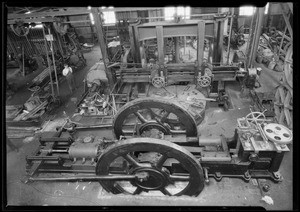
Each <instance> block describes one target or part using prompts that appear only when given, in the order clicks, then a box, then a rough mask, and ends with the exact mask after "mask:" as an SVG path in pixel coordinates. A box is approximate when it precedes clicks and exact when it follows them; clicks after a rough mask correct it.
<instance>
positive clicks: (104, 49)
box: [92, 8, 114, 89]
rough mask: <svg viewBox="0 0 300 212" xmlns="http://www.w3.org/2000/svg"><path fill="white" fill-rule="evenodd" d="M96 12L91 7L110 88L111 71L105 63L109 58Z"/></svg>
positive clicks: (111, 83) (111, 82) (99, 19)
mask: <svg viewBox="0 0 300 212" xmlns="http://www.w3.org/2000/svg"><path fill="white" fill-rule="evenodd" d="M98 12H99V11H98V9H96V8H92V14H93V16H94V20H95V27H96V31H97V37H98V41H99V43H100V49H101V54H102V60H103V64H104V68H105V73H106V75H107V78H108V82H109V87H110V89H112V88H113V86H114V80H113V76H112V73H111V72H110V71H109V70H108V68H107V64H106V63H107V61H109V60H108V54H107V48H106V44H105V41H104V37H103V34H104V33H103V30H102V20H101V17H100V15H99V14H98Z"/></svg>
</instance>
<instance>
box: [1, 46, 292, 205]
mask: <svg viewBox="0 0 300 212" xmlns="http://www.w3.org/2000/svg"><path fill="white" fill-rule="evenodd" d="M100 55H101V54H100V48H99V46H95V47H94V48H93V51H91V52H88V53H86V54H85V55H84V56H85V58H86V60H87V66H86V67H85V68H84V69H82V70H78V71H77V72H75V79H76V85H77V89H76V91H75V92H74V93H73V94H72V95H70V94H69V90H68V87H67V84H66V83H61V85H60V92H61V98H62V102H63V105H62V106H61V107H60V108H59V109H58V110H57V111H56V116H55V118H54V119H53V120H52V121H50V122H48V123H47V126H45V129H44V130H45V131H55V127H56V126H61V124H62V123H63V121H64V120H63V116H62V113H63V111H65V112H66V113H67V114H68V115H69V116H72V115H73V113H74V110H75V102H76V98H77V99H79V98H80V96H81V95H82V94H83V82H82V80H83V78H84V76H85V74H86V72H87V71H88V70H89V68H90V67H91V66H92V65H94V64H95V63H96V62H97V61H99V57H100ZM279 76H280V73H278V72H274V71H272V70H269V69H267V68H266V67H264V66H262V74H261V76H260V82H261V84H262V87H261V88H259V92H269V91H272V90H274V88H275V87H276V86H277V85H278V79H279ZM227 90H228V93H229V95H230V98H231V104H232V107H231V109H229V111H223V109H222V108H218V107H208V109H207V110H206V113H205V119H204V121H203V122H202V123H201V125H199V126H198V130H199V132H200V133H201V134H202V135H210V134H212V135H220V134H223V135H225V136H226V137H232V136H233V133H234V129H235V127H236V125H237V123H236V120H237V118H240V117H244V116H245V115H247V114H248V113H249V112H250V111H249V104H250V100H249V99H247V98H241V97H240V87H239V84H238V83H232V84H228V86H227ZM22 95H25V94H24V93H22V92H20V93H16V94H15V96H13V97H12V99H11V102H12V103H13V102H14V101H15V102H17V100H14V99H18V96H22ZM29 95H30V94H29ZM20 103H21V104H22V102H20ZM23 103H24V102H23ZM89 121H91V120H89ZM94 121H95V122H96V121H97V120H94ZM92 133H94V134H99V135H101V136H103V137H106V138H113V135H112V132H111V131H108V130H102V131H101V130H98V131H94V132H92ZM12 143H13V144H14V145H15V146H16V147H17V148H18V151H13V150H12V149H10V147H8V146H7V160H6V163H7V164H6V165H7V167H6V168H7V171H6V177H7V179H6V189H7V190H6V192H7V194H6V196H5V197H6V199H7V205H9V206H29V205H35V206H46V205H48V206H52V205H56V206H57V205H59V206H62V205H76V206H177V207H178V206H188V207H192V206H241V207H242V206H250V207H253V206H260V207H263V208H265V209H267V210H292V209H293V147H292V145H289V148H290V150H291V151H290V152H288V153H286V154H285V156H284V159H283V162H282V164H281V167H280V173H281V175H282V176H283V182H281V183H278V184H275V183H273V182H271V181H269V180H266V181H262V183H268V184H270V186H271V187H270V191H269V192H268V193H267V194H266V195H267V196H269V197H271V199H272V200H273V204H268V203H266V202H265V201H263V200H262V193H261V191H260V189H259V187H258V183H259V182H258V181H257V180H250V182H249V183H245V182H244V181H243V180H241V179H232V178H223V180H222V181H221V182H216V181H215V180H214V179H210V182H209V184H208V185H207V184H206V185H205V187H204V189H203V191H202V192H201V193H200V195H199V196H198V197H187V196H181V197H168V196H149V195H147V194H145V195H137V196H128V195H123V194H120V195H112V194H110V193H107V192H106V191H105V190H104V189H102V187H101V186H100V184H99V183H96V182H33V183H29V184H24V183H23V182H22V179H23V178H24V176H25V165H26V164H25V157H26V155H29V154H31V153H32V152H33V151H34V150H35V149H36V148H37V147H38V145H39V143H38V141H37V140H33V141H31V142H30V141H29V142H28V141H27V140H21V139H15V140H13V139H12Z"/></svg>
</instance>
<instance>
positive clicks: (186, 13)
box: [185, 7, 191, 19]
mask: <svg viewBox="0 0 300 212" xmlns="http://www.w3.org/2000/svg"><path fill="white" fill-rule="evenodd" d="M190 15H191V7H185V18H186V19H190Z"/></svg>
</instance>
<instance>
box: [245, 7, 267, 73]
mask: <svg viewBox="0 0 300 212" xmlns="http://www.w3.org/2000/svg"><path fill="white" fill-rule="evenodd" d="M257 9H258V15H257V21H256V26H255V32H254V40H253V48H252V51H251V54H250V60H249V65H248V67H250V65H251V66H252V63H253V61H254V60H255V58H256V53H257V48H258V44H259V38H260V35H261V31H262V28H263V20H264V12H265V8H264V7H263V8H257Z"/></svg>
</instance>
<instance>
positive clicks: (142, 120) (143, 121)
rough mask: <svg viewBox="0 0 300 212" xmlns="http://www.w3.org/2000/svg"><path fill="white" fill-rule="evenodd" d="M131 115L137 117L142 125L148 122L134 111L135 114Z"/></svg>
mask: <svg viewBox="0 0 300 212" xmlns="http://www.w3.org/2000/svg"><path fill="white" fill-rule="evenodd" d="M133 113H134V115H136V116H137V117H138V119H139V120H140V121H141V122H142V123H143V124H144V123H147V122H148V120H147V119H145V117H144V116H143V115H142V114H141V113H140V112H138V111H136V112H133Z"/></svg>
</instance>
